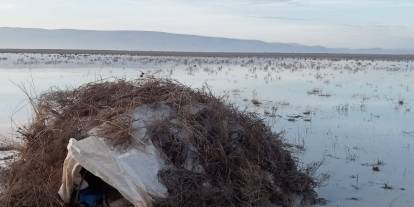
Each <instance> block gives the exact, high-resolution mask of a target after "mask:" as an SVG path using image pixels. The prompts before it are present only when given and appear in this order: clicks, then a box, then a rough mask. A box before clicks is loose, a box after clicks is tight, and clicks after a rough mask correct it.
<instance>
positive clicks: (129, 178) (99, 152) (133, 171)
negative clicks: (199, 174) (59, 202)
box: [59, 104, 172, 207]
mask: <svg viewBox="0 0 414 207" xmlns="http://www.w3.org/2000/svg"><path fill="white" fill-rule="evenodd" d="M170 112H171V110H170V108H169V107H168V106H166V105H162V104H161V105H159V106H142V107H139V108H137V109H136V110H135V111H134V113H133V115H134V123H133V125H134V129H135V135H134V136H135V138H136V139H139V140H141V141H142V140H146V141H145V145H143V146H142V145H141V146H140V147H130V148H128V149H126V150H119V149H115V148H114V147H111V146H110V144H108V143H107V142H106V141H105V139H104V138H102V137H98V136H94V135H91V136H90V137H88V138H86V139H83V140H80V141H76V140H75V139H71V140H70V142H69V145H68V155H67V157H66V160H65V162H64V169H63V179H62V186H61V188H60V189H59V195H60V196H61V198H62V199H63V201H65V202H69V201H70V199H71V197H70V196H71V195H72V192H73V188H74V184H79V183H80V175H79V171H80V168H81V167H83V168H85V169H86V170H88V171H89V172H91V173H92V174H94V175H95V176H97V177H100V178H101V179H102V180H103V181H105V182H106V183H108V184H109V185H111V186H112V187H114V188H116V189H117V190H118V191H119V192H120V193H121V194H122V196H124V198H125V199H127V200H128V201H130V202H131V203H132V204H133V205H134V206H136V207H151V206H152V196H155V197H160V198H165V197H166V196H167V195H168V194H167V193H168V192H167V189H166V188H165V186H164V185H163V184H162V183H160V181H159V179H158V172H159V171H160V170H161V169H162V168H164V167H165V161H164V160H163V159H162V158H161V155H160V153H159V151H158V150H157V148H156V147H155V146H154V144H153V143H152V142H151V140H150V139H149V140H148V139H146V138H147V136H148V134H147V130H146V129H147V127H148V126H150V125H151V124H152V123H154V122H156V121H160V120H164V119H168V118H169V117H171V115H172V114H171V113H170ZM92 134H93V133H92ZM141 143H142V142H141Z"/></svg>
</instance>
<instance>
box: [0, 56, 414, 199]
mask: <svg viewBox="0 0 414 207" xmlns="http://www.w3.org/2000/svg"><path fill="white" fill-rule="evenodd" d="M141 73H144V74H145V75H147V76H148V75H153V76H157V77H168V78H173V79H176V80H178V81H180V82H182V83H184V84H186V85H190V86H191V87H194V88H201V87H203V86H208V87H209V88H210V89H211V90H212V91H213V92H214V93H215V94H216V95H220V96H224V98H226V99H227V100H228V101H229V102H231V103H233V104H235V105H237V106H238V107H240V109H242V110H249V111H254V112H257V113H259V114H260V115H261V116H262V117H263V118H264V120H265V121H266V122H267V123H269V124H270V125H271V126H272V128H273V130H274V131H275V132H281V131H284V133H285V136H286V140H287V141H288V142H289V143H291V144H293V145H295V146H296V147H295V148H296V150H295V154H296V155H297V157H298V159H299V161H300V163H301V165H302V166H306V165H308V164H311V163H313V162H322V166H321V167H320V168H319V170H318V171H317V173H316V176H318V177H319V178H321V179H325V181H324V182H323V184H322V186H321V187H320V188H318V192H319V194H320V196H321V197H324V198H326V199H327V200H328V201H329V202H328V204H327V206H401V207H405V206H413V205H414V197H413V196H412V195H414V165H413V163H414V149H412V147H414V114H413V113H414V111H413V110H414V108H413V107H414V62H411V61H380V60H375V61H372V60H324V59H305V58H302V59H296V58H194V57H188V58H186V57H133V56H99V55H65V56H59V55H31V54H19V55H15V54H0V100H1V101H0V109H2V110H1V111H0V134H1V135H2V137H6V138H7V137H11V136H13V133H12V132H13V128H12V126H13V127H14V129H15V128H16V126H18V125H21V124H25V123H27V121H28V120H29V119H30V115H31V112H30V106H29V105H28V100H27V98H26V97H25V95H24V93H23V92H22V88H25V90H26V91H28V92H29V93H30V94H31V95H36V94H40V93H42V92H44V91H47V90H49V89H50V88H51V87H58V88H62V89H64V88H73V87H76V86H79V85H81V84H83V83H87V82H90V81H96V80H100V79H107V78H113V77H117V78H126V79H134V78H137V77H138V76H139V75H141ZM377 167H378V169H377ZM376 170H379V171H376Z"/></svg>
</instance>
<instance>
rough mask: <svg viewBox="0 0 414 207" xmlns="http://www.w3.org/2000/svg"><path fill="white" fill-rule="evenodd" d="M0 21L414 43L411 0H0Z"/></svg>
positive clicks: (306, 40) (350, 43)
mask: <svg viewBox="0 0 414 207" xmlns="http://www.w3.org/2000/svg"><path fill="white" fill-rule="evenodd" d="M0 26H3V27H35V28H51V29H54V28H73V29H100V30H150V31H164V32H173V33H183V34H197V35H208V36H221V37H231V38H243V39H259V40H264V41H269V42H294V43H301V44H307V45H323V46H328V47H349V48H367V47H383V48H414V0H0Z"/></svg>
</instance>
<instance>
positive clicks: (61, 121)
mask: <svg viewBox="0 0 414 207" xmlns="http://www.w3.org/2000/svg"><path fill="white" fill-rule="evenodd" d="M155 103H165V104H167V105H168V106H170V107H171V108H172V109H174V110H175V111H176V114H177V118H176V119H177V120H179V121H178V122H175V124H172V123H171V122H168V123H167V122H163V123H158V124H156V125H154V126H153V127H152V128H151V129H150V132H151V135H152V136H150V137H151V140H152V141H153V143H155V145H156V147H157V148H158V149H159V150H160V151H161V152H162V153H163V155H164V156H165V157H164V158H165V159H166V160H168V161H169V166H168V168H166V169H164V170H162V171H161V172H160V173H159V177H160V180H161V181H162V183H164V185H165V186H166V187H167V189H168V191H169V197H167V198H156V199H155V200H156V202H155V203H154V205H155V206H163V207H164V206H174V207H175V206H255V205H257V204H258V203H260V202H263V201H266V200H270V201H272V202H273V203H276V204H280V205H283V206H291V205H293V203H294V202H295V197H294V195H301V196H302V197H303V198H304V199H303V201H306V202H308V203H313V202H315V201H316V193H315V192H314V191H313V188H314V187H315V185H316V183H315V182H314V180H313V179H312V178H311V177H310V176H309V175H307V174H306V173H304V172H302V171H300V170H299V169H298V167H297V164H296V161H295V160H294V159H293V158H292V156H291V154H290V152H289V151H287V150H286V149H285V148H286V147H285V145H284V144H283V143H282V141H281V138H280V137H279V135H276V134H274V133H272V132H271V131H270V129H269V127H267V126H265V125H264V124H263V122H262V121H261V120H260V119H259V118H258V117H257V116H256V115H254V114H250V113H244V112H240V111H238V110H237V109H236V108H234V107H232V106H230V105H228V104H225V103H224V102H223V101H222V100H220V99H218V98H215V97H214V96H212V95H211V94H210V93H207V92H205V91H195V90H192V89H190V88H189V87H186V86H183V85H181V84H179V83H177V82H174V81H171V80H163V79H161V80H160V79H153V78H147V79H139V80H135V81H125V80H115V81H102V82H97V83H90V84H87V85H84V86H81V87H80V88H78V89H75V90H67V91H59V90H57V91H51V92H49V93H46V94H44V95H42V96H40V97H39V98H38V99H36V101H35V105H34V108H35V116H34V119H33V121H32V123H31V124H30V125H29V126H28V127H27V128H24V129H22V130H21V131H20V134H21V136H22V138H23V139H24V141H25V147H24V148H23V149H22V150H21V152H20V154H19V159H18V160H17V161H15V162H14V163H12V165H11V166H10V168H9V169H8V170H7V174H5V177H6V180H5V181H6V182H5V183H4V186H5V191H4V192H2V193H1V195H0V206H16V207H17V206H27V207H32V206H42V207H52V206H63V203H62V202H61V201H60V199H59V197H58V195H57V191H58V188H59V186H60V182H61V173H62V172H61V171H62V165H63V160H64V159H65V157H66V153H67V150H66V146H67V144H68V141H69V139H70V138H76V139H78V140H80V139H83V138H85V137H87V136H88V131H89V130H91V129H92V128H94V127H96V126H100V125H104V126H105V127H104V129H103V130H101V131H100V132H99V133H102V134H105V137H108V139H110V141H111V142H112V143H113V144H114V145H124V146H125V145H128V144H130V142H129V141H130V140H131V136H133V135H132V134H133V133H132V128H131V123H132V122H133V120H132V119H131V117H130V116H128V114H129V112H131V110H133V109H134V108H136V107H138V106H141V105H143V104H155ZM195 104H198V105H202V106H203V107H202V109H201V110H198V111H197V112H196V113H190V112H188V107H185V106H192V105H195ZM182 131H185V132H186V133H185V134H186V136H184V137H185V138H183V136H180V135H179V134H178V132H182ZM189 158H191V160H192V163H193V164H194V165H197V166H196V167H197V170H192V169H189V168H188V159H189Z"/></svg>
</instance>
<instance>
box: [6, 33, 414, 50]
mask: <svg viewBox="0 0 414 207" xmlns="http://www.w3.org/2000/svg"><path fill="white" fill-rule="evenodd" d="M0 49H86V50H128V51H178V52H258V53H350V54H414V49H381V48H370V49H345V48H326V47H322V46H306V45H300V44H290V43H270V42H263V41H259V40H243V39H231V38H220V37H206V36H196V35H184V34H172V33H164V32H150V31H94V30H72V29H58V30H47V29H32V28H9V27H0Z"/></svg>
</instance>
